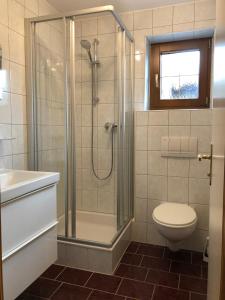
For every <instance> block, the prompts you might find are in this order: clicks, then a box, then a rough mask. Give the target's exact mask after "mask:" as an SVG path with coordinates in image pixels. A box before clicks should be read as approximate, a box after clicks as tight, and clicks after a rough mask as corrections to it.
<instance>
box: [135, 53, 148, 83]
mask: <svg viewBox="0 0 225 300" xmlns="http://www.w3.org/2000/svg"><path fill="white" fill-rule="evenodd" d="M134 61H135V78H144V75H145V56H144V54H136V55H135V60H134Z"/></svg>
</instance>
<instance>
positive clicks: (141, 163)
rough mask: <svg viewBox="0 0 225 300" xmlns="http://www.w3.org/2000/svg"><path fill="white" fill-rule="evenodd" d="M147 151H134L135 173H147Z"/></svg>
mask: <svg viewBox="0 0 225 300" xmlns="http://www.w3.org/2000/svg"><path fill="white" fill-rule="evenodd" d="M147 162H148V152H147V151H136V152H135V170H136V174H147V171H148V164H147Z"/></svg>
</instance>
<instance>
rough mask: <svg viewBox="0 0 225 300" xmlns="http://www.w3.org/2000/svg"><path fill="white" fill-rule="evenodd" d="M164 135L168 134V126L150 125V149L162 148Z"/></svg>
mask: <svg viewBox="0 0 225 300" xmlns="http://www.w3.org/2000/svg"><path fill="white" fill-rule="evenodd" d="M162 136H168V126H150V127H149V128H148V149H149V150H161V137H162Z"/></svg>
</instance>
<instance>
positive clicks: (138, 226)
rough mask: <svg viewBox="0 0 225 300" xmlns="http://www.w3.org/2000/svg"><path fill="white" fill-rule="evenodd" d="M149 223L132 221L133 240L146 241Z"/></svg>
mask: <svg viewBox="0 0 225 300" xmlns="http://www.w3.org/2000/svg"><path fill="white" fill-rule="evenodd" d="M147 224H148V223H145V222H134V223H132V241H136V242H142V243H145V242H146V239H147Z"/></svg>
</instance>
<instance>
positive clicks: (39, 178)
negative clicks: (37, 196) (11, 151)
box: [0, 169, 59, 203]
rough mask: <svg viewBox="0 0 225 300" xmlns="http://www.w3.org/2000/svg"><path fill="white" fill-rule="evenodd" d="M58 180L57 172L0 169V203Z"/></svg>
mask: <svg viewBox="0 0 225 300" xmlns="http://www.w3.org/2000/svg"><path fill="white" fill-rule="evenodd" d="M57 181H59V173H52V172H51V173H50V172H35V171H20V170H7V169H2V170H0V188H1V203H4V202H6V201H9V200H11V199H14V198H17V197H20V196H22V195H25V194H27V193H30V192H33V191H35V190H37V189H40V188H42V187H45V186H47V185H51V184H54V183H56V182H57Z"/></svg>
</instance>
